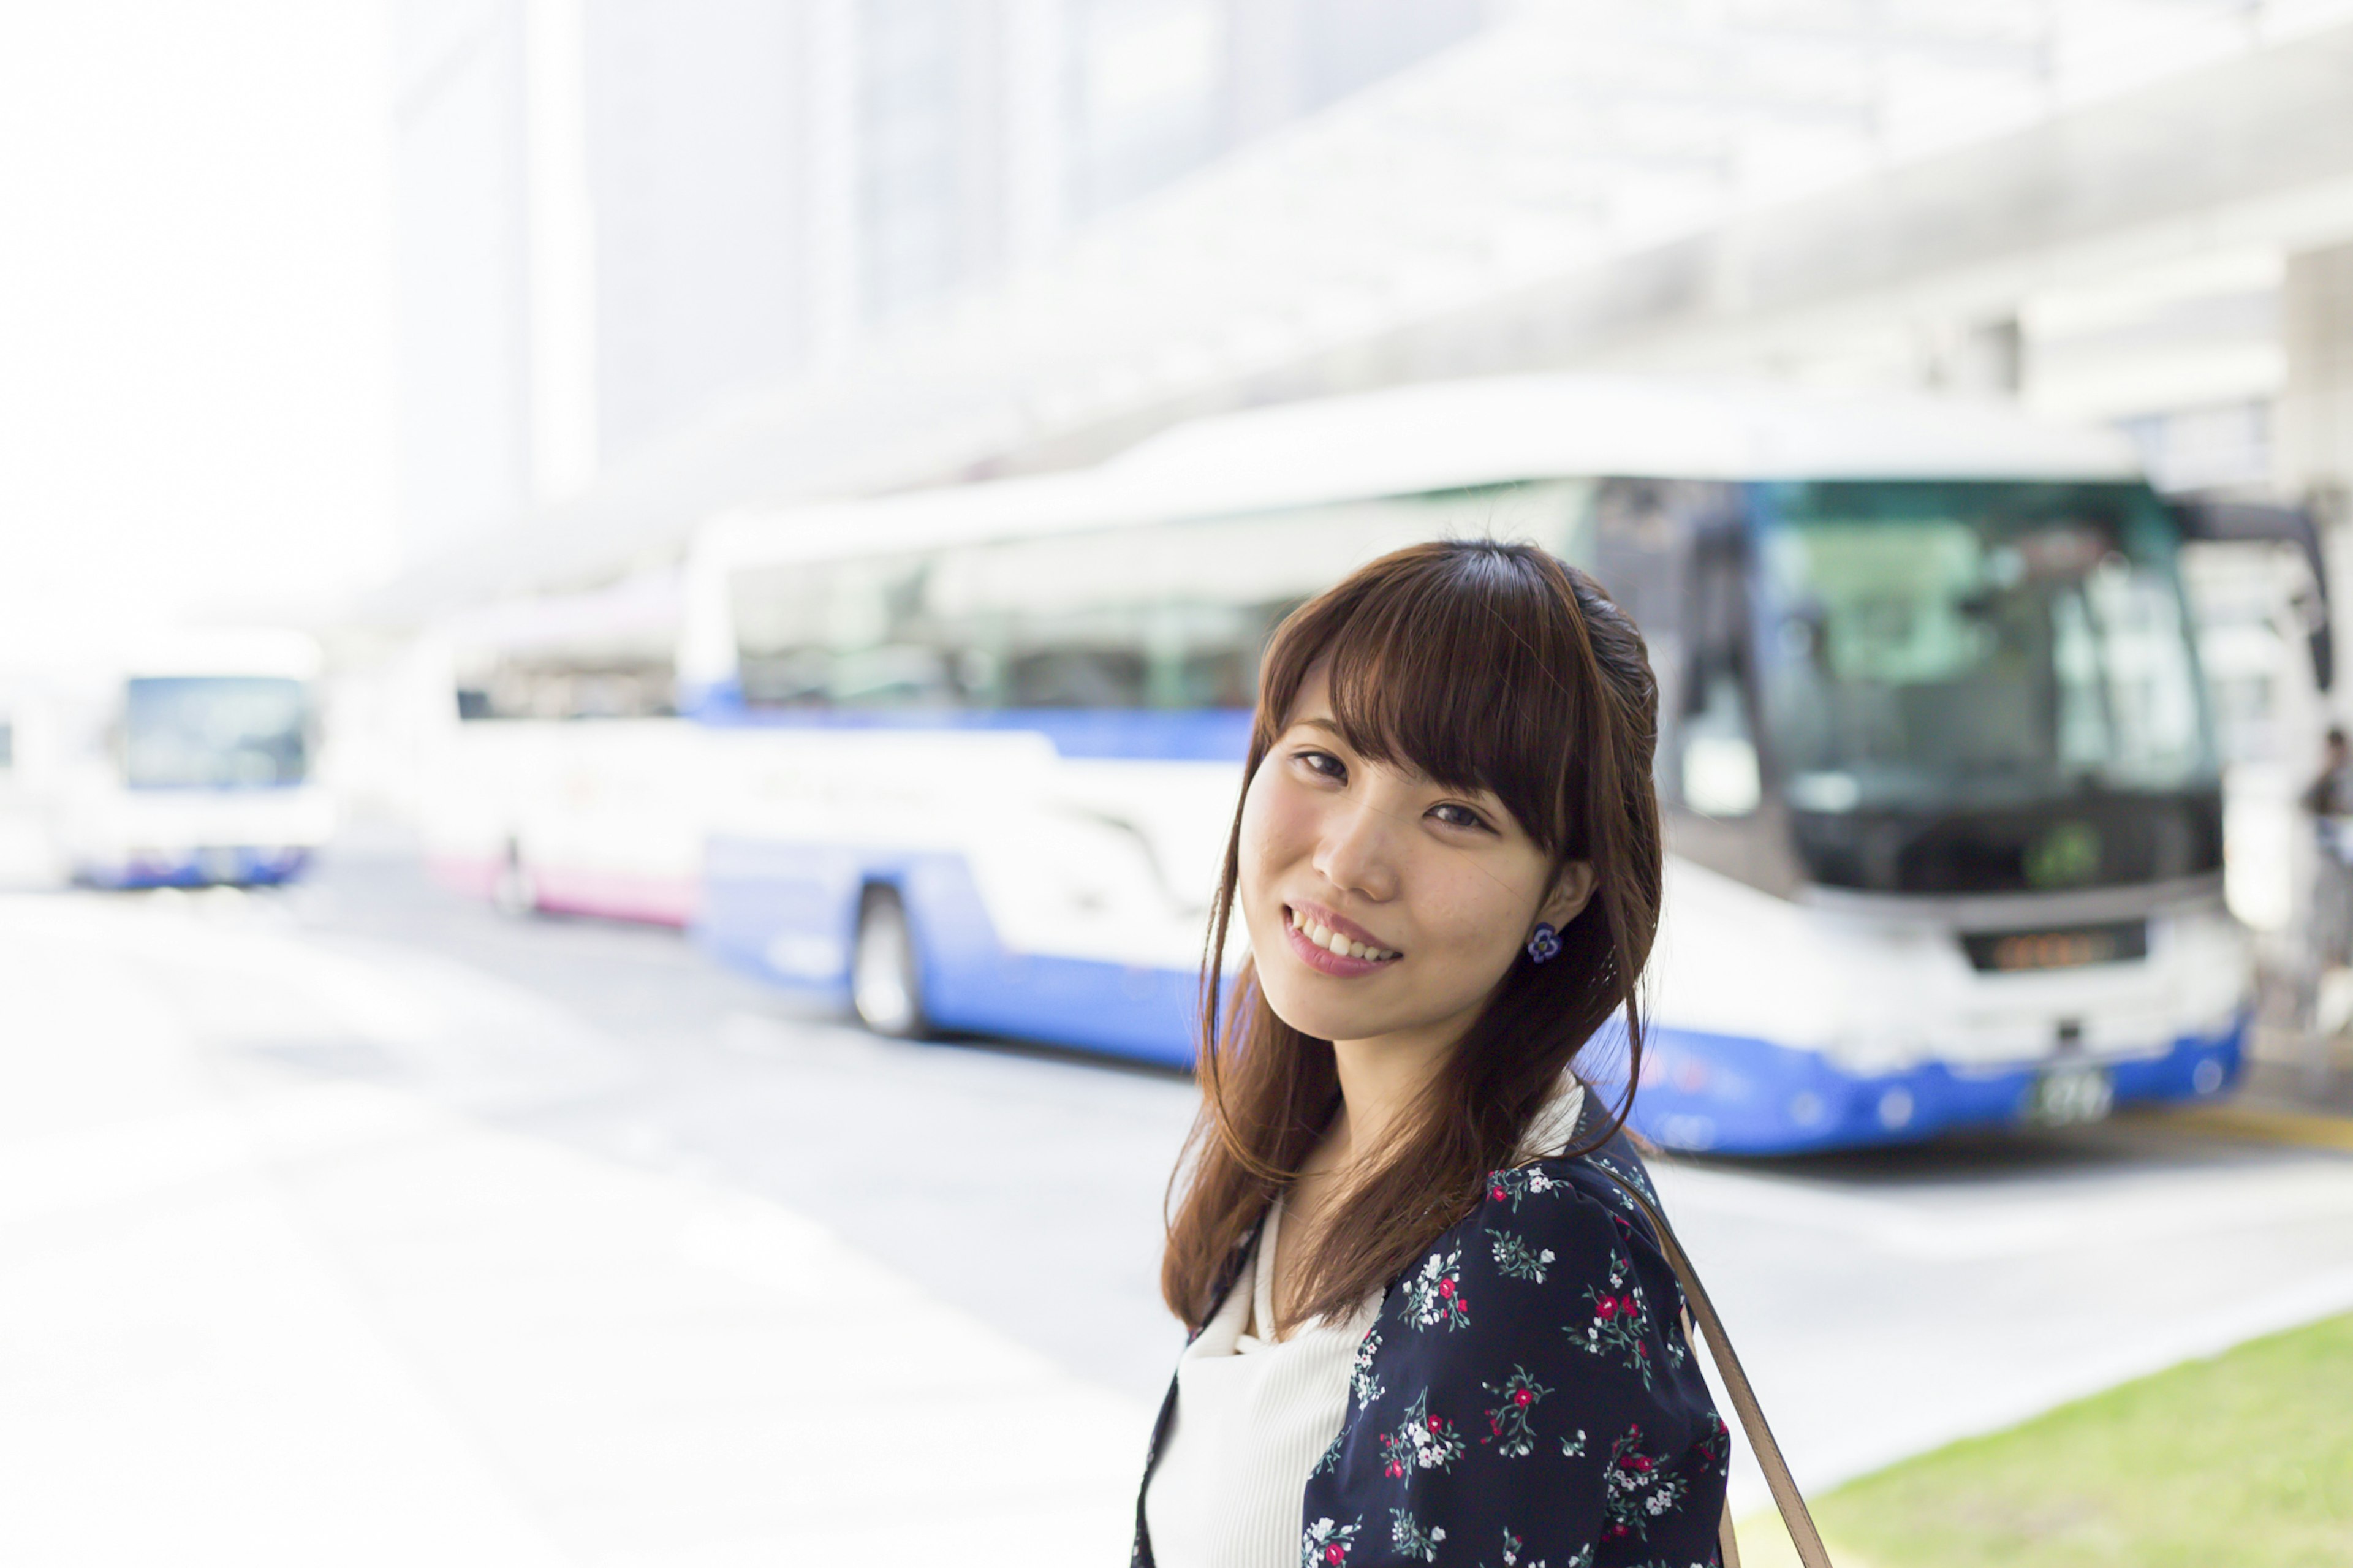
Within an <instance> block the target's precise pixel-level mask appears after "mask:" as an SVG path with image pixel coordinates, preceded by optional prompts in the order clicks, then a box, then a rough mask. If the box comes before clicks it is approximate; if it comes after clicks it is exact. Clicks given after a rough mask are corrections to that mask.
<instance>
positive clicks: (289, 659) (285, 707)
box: [52, 630, 335, 888]
mask: <svg viewBox="0 0 2353 1568" xmlns="http://www.w3.org/2000/svg"><path fill="white" fill-rule="evenodd" d="M319 673H320V653H319V647H318V645H317V644H316V643H315V642H313V641H312V640H311V638H309V637H305V636H302V635H301V634H300V633H295V632H280V631H270V630H252V631H232V630H216V631H205V632H189V633H182V634H176V635H172V636H167V637H157V638H155V639H153V642H152V644H151V645H150V646H148V647H143V648H141V649H139V650H138V651H137V652H136V654H135V655H134V657H133V658H131V659H130V660H128V661H127V662H126V665H125V667H124V668H121V669H118V670H115V671H111V672H110V673H109V674H108V676H107V677H106V679H105V680H104V682H103V684H102V686H100V687H99V688H97V689H96V690H95V692H94V694H93V693H91V692H90V691H89V690H88V689H84V688H79V687H69V688H68V691H69V696H68V698H67V700H64V701H62V702H61V704H60V709H61V711H62V713H63V714H64V715H65V718H64V721H63V722H62V724H61V728H62V729H64V730H65V731H67V732H68V735H67V742H68V743H66V744H64V745H63V746H62V747H61V748H60V752H59V756H58V763H57V776H56V779H55V784H54V801H53V807H52V809H53V811H54V814H55V823H56V828H55V831H56V834H57V838H58V847H59V852H60V858H61V859H62V861H63V862H64V865H65V868H67V869H68V871H69V873H70V875H71V876H72V877H73V878H74V879H76V880H78V881H80V882H84V883H88V884H90V885H92V886H97V887H104V888H156V887H207V886H216V885H234V886H262V885H269V884H273V883H278V882H283V881H287V880H289V879H292V878H294V877H296V876H299V875H300V874H301V871H302V870H303V868H305V867H306V866H307V865H308V864H309V863H310V860H311V857H312V855H313V854H314V853H316V851H317V850H318V848H319V847H320V846H321V845H322V844H323V843H324V842H325V841H326V839H327V838H328V837H329V836H330V834H331V833H332V830H333V827H334V822H335V812H334V805H333V802H332V799H331V797H330V796H329V795H328V793H327V791H326V789H325V787H324V786H323V785H322V784H321V783H320V782H319V780H318V777H317V752H318V741H319V714H318V680H319Z"/></svg>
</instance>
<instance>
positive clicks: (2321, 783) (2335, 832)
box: [2304, 725, 2353, 1029]
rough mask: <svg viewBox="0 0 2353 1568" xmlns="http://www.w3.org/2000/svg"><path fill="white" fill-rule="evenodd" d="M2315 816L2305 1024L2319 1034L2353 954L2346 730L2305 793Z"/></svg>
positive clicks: (2329, 745) (2352, 773)
mask: <svg viewBox="0 0 2353 1568" xmlns="http://www.w3.org/2000/svg"><path fill="white" fill-rule="evenodd" d="M2304 809H2305V810H2306V811H2307V812H2309V813H2311V814H2312V826H2313V837H2314V841H2315V844H2316V847H2317V851H2318V852H2317V853H2316V855H2314V857H2313V871H2312V922H2311V925H2310V928H2309V930H2308V932H2307V936H2306V942H2307V943H2308V958H2307V961H2306V968H2307V971H2308V975H2309V978H2308V980H2307V983H2306V985H2305V987H2304V991H2305V1002H2306V1007H2305V1014H2306V1026H2308V1027H2312V1028H2315V1029H2317V1028H2319V1027H2320V1026H2322V1025H2323V1023H2324V1019H2323V1017H2322V1015H2323V1013H2324V1011H2325V1009H2323V1008H2322V1006H2321V1003H2320V998H2321V996H2322V994H2323V991H2324V988H2325V984H2326V982H2327V978H2328V975H2329V973H2330V971H2332V970H2337V969H2342V968H2343V967H2344V966H2345V964H2346V963H2347V960H2348V956H2349V955H2353V954H2348V950H2353V745H2348V742H2347V739H2346V734H2345V731H2344V729H2343V727H2342V726H2338V725H2331V726H2330V727H2329V731H2328V737H2327V741H2326V742H2323V745H2322V750H2321V763H2320V773H2319V774H2318V775H2317V776H2316V777H2315V778H2314V779H2313V781H2312V783H2311V784H2310V785H2309V786H2307V787H2306V790H2305V792H2304Z"/></svg>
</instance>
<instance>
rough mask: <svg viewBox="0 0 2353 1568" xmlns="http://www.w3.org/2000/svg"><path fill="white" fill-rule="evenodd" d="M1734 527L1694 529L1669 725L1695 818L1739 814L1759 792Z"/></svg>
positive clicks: (1752, 806)
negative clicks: (1678, 679)
mask: <svg viewBox="0 0 2353 1568" xmlns="http://www.w3.org/2000/svg"><path fill="white" fill-rule="evenodd" d="M1745 559H1746V555H1745V552H1744V550H1743V548H1742V539H1741V536H1740V534H1739V532H1738V531H1737V530H1736V528H1734V527H1732V526H1730V525H1728V524H1727V523H1725V522H1723V521H1714V522H1710V523H1708V524H1706V525H1704V526H1702V527H1698V528H1695V529H1694V531H1693V541H1692V552H1691V579H1690V582H1691V595H1690V614H1689V616H1688V617H1687V619H1686V622H1685V633H1686V637H1687V640H1688V645H1689V647H1690V650H1691V652H1690V661H1689V668H1688V669H1687V670H1686V671H1685V673H1684V676H1683V715H1682V721H1681V722H1680V723H1679V724H1677V726H1676V731H1677V740H1678V742H1679V746H1678V749H1679V751H1680V752H1681V756H1680V758H1679V760H1678V765H1677V771H1676V778H1675V784H1676V788H1677V793H1678V794H1680V795H1681V796H1682V798H1683V805H1687V806H1689V807H1690V808H1691V809H1692V810H1694V811H1695V812H1698V813H1699V814H1700V815H1701V816H1718V817H1725V816H1748V815H1749V814H1750V813H1752V812H1754V811H1755V810H1756V809H1757V803H1758V802H1759V800H1761V799H1762V797H1763V795H1764V784H1763V778H1762V772H1763V770H1762V769H1761V767H1760V766H1759V764H1758V761H1757V736H1756V731H1755V730H1754V728H1753V727H1752V726H1751V724H1750V723H1749V719H1748V683H1747V681H1746V679H1743V677H1744V676H1745V674H1746V669H1747V665H1748V660H1747V658H1746V647H1747V644H1748V637H1747V629H1748V628H1747V622H1748V616H1747V603H1748V598H1747V595H1746V592H1745V591H1744V582H1743V572H1742V567H1743V563H1744V562H1745Z"/></svg>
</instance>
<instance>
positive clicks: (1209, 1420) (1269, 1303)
mask: <svg viewBox="0 0 2353 1568" xmlns="http://www.w3.org/2000/svg"><path fill="white" fill-rule="evenodd" d="M1584 1109H1585V1090H1584V1088H1583V1087H1582V1086H1581V1085H1579V1084H1578V1083H1577V1079H1576V1077H1575V1075H1574V1074H1571V1073H1567V1072H1564V1073H1562V1075H1561V1081H1560V1087H1559V1088H1558V1089H1556V1091H1555V1092H1554V1094H1553V1095H1552V1097H1551V1098H1550V1099H1549V1100H1546V1103H1545V1104H1544V1105H1543V1106H1542V1107H1540V1108H1539V1109H1538V1110H1537V1112H1536V1114H1535V1116H1534V1117H1532V1118H1530V1120H1529V1123H1528V1128H1527V1131H1525V1133H1523V1134H1522V1135H1521V1138H1520V1143H1519V1147H1518V1148H1517V1149H1516V1150H1514V1152H1513V1155H1512V1159H1513V1163H1515V1164H1524V1163H1527V1162H1529V1161H1533V1160H1539V1159H1543V1158H1545V1157H1546V1156H1547V1155H1551V1154H1556V1153H1558V1152H1560V1151H1561V1150H1562V1149H1563V1148H1565V1147H1566V1146H1567V1143H1568V1141H1569V1139H1570V1138H1571V1137H1572V1136H1573V1135H1574V1134H1575V1133H1576V1131H1577V1116H1578V1114H1579V1112H1581V1111H1582V1110H1584ZM1281 1226H1282V1199H1281V1198H1279V1197H1278V1198H1277V1199H1275V1201H1274V1204H1273V1205H1272V1206H1271V1207H1270V1208H1269V1209H1268V1210H1267V1215H1266V1224H1265V1225H1264V1226H1262V1227H1261V1229H1260V1231H1259V1237H1258V1246H1257V1247H1254V1248H1252V1249H1251V1252H1250V1259H1249V1261H1248V1262H1247V1263H1245V1264H1244V1265H1243V1267H1242V1271H1241V1274H1240V1276H1239V1277H1238V1278H1237V1279H1235V1280H1234V1284H1233V1289H1230V1290H1228V1291H1227V1292H1226V1299H1225V1300H1224V1301H1222V1302H1220V1303H1219V1307H1218V1311H1217V1315H1216V1316H1215V1317H1213V1318H1211V1319H1210V1320H1209V1321H1208V1325H1207V1326H1206V1327H1204V1328H1203V1329H1202V1330H1201V1331H1200V1333H1199V1334H1198V1336H1196V1337H1195V1339H1194V1341H1193V1342H1192V1343H1191V1344H1189V1345H1187V1346H1186V1347H1185V1353H1184V1354H1183V1355H1182V1356H1180V1357H1179V1358H1177V1362H1176V1415H1175V1419H1174V1420H1173V1421H1172V1423H1171V1424H1170V1426H1169V1429H1168V1435H1167V1436H1166V1438H1165V1439H1164V1440H1163V1441H1162V1443H1161V1447H1160V1458H1159V1460H1158V1462H1157V1463H1155V1465H1154V1466H1153V1468H1152V1480H1151V1483H1150V1485H1149V1486H1148V1487H1147V1488H1146V1489H1145V1494H1144V1517H1145V1526H1146V1527H1147V1528H1148V1529H1149V1530H1150V1531H1151V1532H1152V1557H1153V1561H1154V1563H1156V1564H1157V1565H1158V1568H1295V1565H1296V1564H1297V1563H1298V1561H1299V1535H1300V1530H1301V1526H1302V1521H1301V1518H1300V1503H1301V1500H1302V1499H1303V1496H1304V1494H1305V1492H1306V1489H1307V1473H1308V1472H1309V1471H1310V1470H1312V1469H1314V1468H1315V1461H1316V1460H1318V1459H1320V1458H1323V1457H1324V1449H1326V1448H1328V1447H1331V1446H1332V1439H1333V1438H1334V1437H1335V1436H1338V1435H1339V1432H1340V1423H1341V1422H1343V1421H1345V1419H1347V1415H1348V1372H1349V1366H1350V1363H1352V1362H1353V1361H1354V1360H1355V1359H1356V1346H1357V1345H1358V1344H1359V1343H1361V1342H1363V1340H1364V1337H1365V1334H1366V1331H1367V1330H1369V1329H1371V1327H1372V1326H1373V1321H1374V1320H1375V1319H1376V1318H1377V1317H1379V1316H1380V1310H1381V1297H1380V1296H1379V1294H1377V1293H1376V1294H1374V1295H1371V1296H1367V1297H1366V1298H1365V1300H1362V1301H1360V1302H1358V1303H1357V1305H1356V1310H1355V1311H1353V1312H1351V1313H1349V1314H1348V1315H1347V1317H1346V1318H1345V1320H1343V1321H1337V1322H1334V1321H1316V1322H1314V1323H1311V1324H1307V1325H1305V1326H1303V1327H1302V1328H1301V1329H1300V1330H1299V1331H1297V1332H1295V1333H1293V1335H1292V1336H1291V1337H1290V1338H1289V1339H1286V1340H1268V1339H1261V1338H1260V1337H1259V1335H1257V1334H1253V1333H1251V1332H1250V1330H1251V1329H1253V1328H1255V1329H1259V1330H1261V1331H1264V1330H1267V1329H1269V1328H1271V1325H1272V1324H1273V1322H1274V1248H1275V1237H1276V1234H1277V1232H1278V1231H1279V1230H1280V1228H1281Z"/></svg>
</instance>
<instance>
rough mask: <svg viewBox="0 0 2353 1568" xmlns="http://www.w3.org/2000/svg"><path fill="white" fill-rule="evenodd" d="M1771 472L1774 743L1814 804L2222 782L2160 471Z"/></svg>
mask: <svg viewBox="0 0 2353 1568" xmlns="http://www.w3.org/2000/svg"><path fill="white" fill-rule="evenodd" d="M1760 492H1761V493H1760V497H1759V500H1760V507H1759V519H1760V527H1761V551H1760V553H1761V563H1760V564H1761V572H1760V576H1761V587H1762V595H1761V597H1762V602H1761V604H1760V605H1759V606H1758V607H1759V610H1760V616H1759V626H1758V630H1759V633H1760V640H1761V645H1762V647H1761V654H1760V660H1759V662H1760V665H1761V667H1762V676H1763V679H1762V680H1761V683H1760V684H1761V688H1762V691H1761V696H1762V707H1763V710H1764V720H1765V726H1766V731H1767V753H1768V755H1769V756H1770V757H1771V759H1772V760H1773V763H1774V765H1775V766H1776V767H1777V769H1778V773H1779V774H1780V783H1781V786H1782V789H1783V791H1784V792H1785V794H1786V796H1787V798H1788V802H1789V804H1790V805H1791V806H1793V807H1794V808H1796V809H1797V810H1799V811H1800V812H1823V813H1844V812H1855V811H1865V812H1870V811H1894V812H1907V813H1908V812H1922V811H1925V812H1937V811H1946V810H1952V809H1965V810H1966V809H1977V808H1989V809H2000V808H2006V807H2016V806H2031V805H2039V804H2042V803H2047V802H2055V801H2062V800H2072V799H2077V798H2081V797H2084V796H2085V795H2104V794H2127V795H2179V794H2182V793H2185V792H2190V791H2199V790H2211V789H2212V788H2214V787H2215V786H2216V783H2217V780H2218V777H2219V772H2218V763H2217V759H2216V754H2215V750H2214V745H2213V742H2212V738H2211V729H2210V724H2209V720H2208V715H2207V712H2206V705H2205V701H2204V698H2203V694H2202V690H2201V688H2200V680H2199V674H2198V667H2197V662H2196V655H2195V653H2194V651H2193V647H2192V641H2191V636H2190V626H2189V615H2188V610H2187V606H2186V603H2185V601H2184V598H2183V595H2182V591H2181V585H2180V582H2179V577H2178V575H2177V574H2176V563H2175V552H2176V549H2177V547H2178V545H2179V539H2178V537H2177V535H2176V533H2175V531H2174V527H2173V524H2172V521H2171V519H2170V518H2169V517H2168V515H2167V513H2166V511H2165V510H2164V508H2163V506H2162V504H2161V503H2160V502H2159V501H2158V500H2157V498H2156V496H2155V495H2154V494H2152V493H2151V492H2150V491H2149V490H2148V489H2146V488H2145V487H2143V486H2140V485H2137V484H2126V483H2114V484H2093V483H2075V484H2063V483H2062V484H2054V483H2023V482H1977V481H1970V482H1958V481H1956V482H1933V483H1927V482H1916V481H1914V482H1876V481H1873V482H1864V481H1849V482H1838V483H1799V484H1779V485H1768V486H1764V487H1760Z"/></svg>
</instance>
